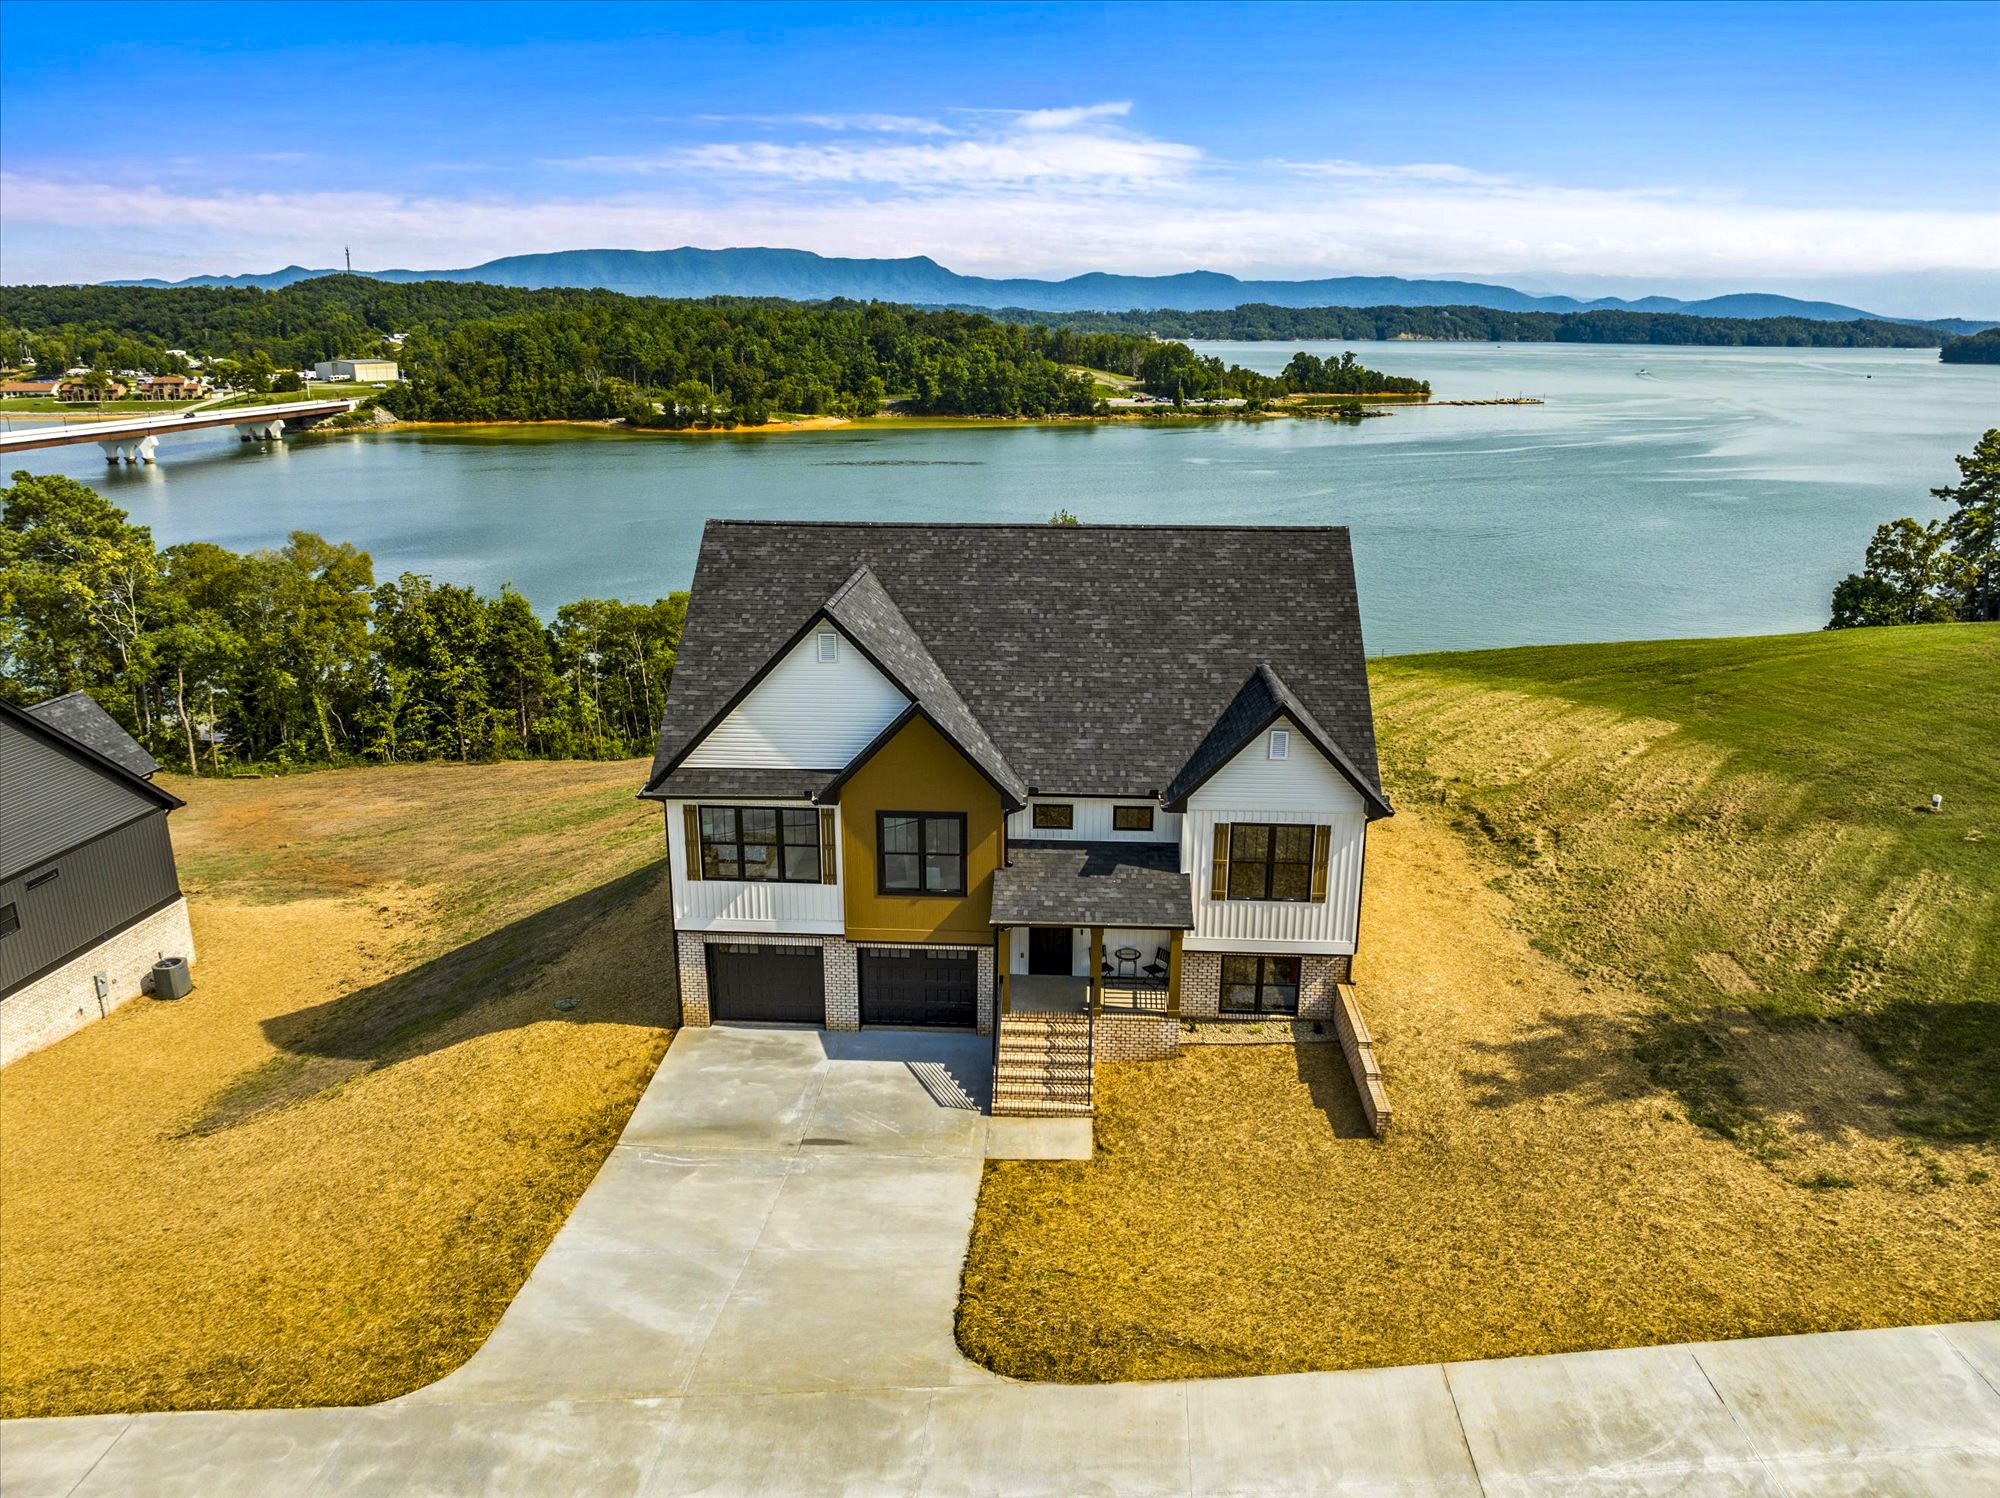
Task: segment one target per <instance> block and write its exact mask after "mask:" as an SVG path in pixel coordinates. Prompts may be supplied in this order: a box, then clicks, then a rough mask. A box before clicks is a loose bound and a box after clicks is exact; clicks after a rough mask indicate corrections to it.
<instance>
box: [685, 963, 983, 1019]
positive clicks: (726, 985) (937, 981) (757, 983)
mask: <svg viewBox="0 0 2000 1498" xmlns="http://www.w3.org/2000/svg"><path fill="white" fill-rule="evenodd" d="M859 957H860V973H859V977H860V980H861V1023H862V1024H864V1025H895V1026H920V1027H925V1028H930V1027H941V1028H947V1029H964V1030H970V1029H972V1028H973V1027H974V1026H975V1025H976V1024H977V1023H978V1022H979V963H978V960H977V958H976V957H975V956H974V955H973V954H972V953H970V952H931V951H925V950H923V949H921V948H916V947H863V948H861V949H860V953H859ZM708 1007H709V1014H710V1017H711V1018H713V1019H715V1020H716V1021H718V1022H722V1021H728V1020H762V1021H765V1022H775V1023H781V1024H795V1025H823V1024H825V1023H826V974H825V968H824V964H823V961H822V958H821V953H820V949H819V948H818V947H807V946H797V947H793V946H781V945H775V944H767V943H764V942H730V941H719V942H710V943H709V944H708Z"/></svg>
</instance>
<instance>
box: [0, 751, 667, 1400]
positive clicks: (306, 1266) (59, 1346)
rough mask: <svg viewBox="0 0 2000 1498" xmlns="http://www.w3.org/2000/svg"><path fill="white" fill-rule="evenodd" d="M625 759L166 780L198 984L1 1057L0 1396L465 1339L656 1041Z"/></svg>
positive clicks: (246, 1369)
mask: <svg viewBox="0 0 2000 1498" xmlns="http://www.w3.org/2000/svg"><path fill="white" fill-rule="evenodd" d="M641 774H642V767H640V766H638V765H634V764H608V765H592V764H518V765H499V766H490V767H477V768H469V769H467V768H455V767H445V766H425V767H411V768H397V769H371V770H358V771H333V772H325V773H319V774H313V775H303V776H297V777H292V778H285V779H273V780H261V781H230V782H220V783H218V782H210V781H203V782H190V781H188V780H186V779H184V778H174V777H164V783H166V784H168V785H169V786H170V787H171V788H172V789H173V790H174V791H175V792H176V793H177V794H179V795H181V796H184V797H185V798H186V799H187V801H188V806H187V807H186V809H185V810H182V811H179V812H176V813H175V814H174V818H173V828H174V835H175V844H176V847H177V849H178V851H179V856H180V866H181V877H182V883H183V885H184V887H185V888H186V889H187V890H188V892H189V894H190V896H191V897H192V898H191V900H190V904H191V906H192V909H193V915H194V927H195V941H196V944H197V948H198V957H199V960H198V961H197V963H196V964H195V983H196V988H195V992H194V993H193V995H192V996H191V997H190V998H188V999H187V1000H185V1001H184V1002H182V1003H179V1004H162V1003H155V1002H153V1001H151V1000H145V999H141V1000H135V1001H133V1002H132V1003H130V1004H128V1005H126V1006H125V1007H124V1008H123V1009H121V1010H119V1011H117V1012H116V1013H114V1014H113V1015H112V1016H111V1017H110V1018H109V1019H108V1020H105V1021H102V1022H100V1023H99V1024H96V1025H93V1026H91V1027H90V1028H88V1029H86V1030H83V1031H81V1032H79V1033H78V1034H77V1035H74V1036H72V1037H70V1038H69V1039H67V1040H64V1041H62V1042H60V1043H59V1044H57V1045H55V1046H53V1047H51V1048H50V1049H48V1050H46V1051H43V1052H40V1053H38V1054H36V1055H33V1056H29V1057H27V1058H25V1059H23V1060H21V1061H19V1062H16V1063H15V1064H14V1065H12V1066H9V1067H8V1068H7V1070H6V1073H5V1076H4V1080H0V1386H4V1400H3V1401H0V1411H3V1412H4V1413H5V1414H6V1415H9V1416H19V1415H43V1414H71V1413H79V1412H84V1411H93V1410H131V1409H180V1408H198V1407H233V1406H246V1405H296V1404H328V1403H345V1402H360V1401H370V1400H377V1399H382V1398H386V1397H388V1396H390V1395H393V1394H397V1393H400V1392H403V1391H406V1390H409V1389H411V1388H414V1387H417V1386H419V1385H421V1384H424V1383H427V1382H429V1381H430V1380H432V1379H435V1378H437V1377H439V1376H440V1375H442V1374H444V1373H446V1372H448V1371H449V1370H450V1369H451V1368H453V1367H455V1366H456V1365H457V1364H459V1363H460V1362H462V1361H463V1360H464V1359H465V1358H466V1357H467V1356H469V1355H470V1354H471V1352H472V1351H473V1350H474V1349H475V1348H476V1347H477V1346H478V1345H479V1343H480V1342H481V1341H482V1340H484V1338H485V1336H486V1334H487V1333H488V1332H489V1331H490V1330H491V1329H492V1326H493V1324H494V1322H495V1321H496V1320H498V1318H499V1315H500V1313H501V1311H502V1310H504V1309H505V1307H506V1305H507V1303H508V1301H509V1300H510V1299H511V1298H512V1297H513V1295H514V1292H515V1291H516V1290H517V1289H518V1288H519V1286H520V1283H521V1281H522V1280H523V1279H524V1278H525V1277H526V1275H527V1272H528V1270H529V1269H530V1268H531V1267H532V1265H533V1263H534V1261H535V1259H536V1258H537V1257H539V1255H540V1253H541V1251H542V1249H543V1248H544V1247H545V1246H546V1244H547V1242H548V1240H549V1238H550V1237H551V1236H552V1235H553V1234H554V1232H555V1230H556V1228H557V1227H558V1226H560V1224H561V1222H562V1220H563V1218H564V1217H565V1216H566V1215H567V1213H568V1211H569V1209H570V1207H571V1205H572V1204H573V1203H574V1202H575V1200H576V1198H577V1196H578V1195H579V1194H580V1193H581V1191H582V1190H583V1188H584V1187H585V1186H586V1185H587V1184H588V1183H589V1181H590V1178H591V1177H592V1176H593V1175H594V1174H595V1172H596V1170H597V1167H598V1165H599V1164H600V1162H601V1161H602V1159H603V1157H604V1155H605V1153H606V1152H607V1151H608V1150H609V1149H610V1147H611V1144H612V1142H613V1141H614V1140H615V1139H616V1137H617V1135H618V1132H619V1130H620V1129H621V1128H622V1126H623V1124H624V1121H625V1118H626V1116H627V1114H628V1113H629V1112H630V1110H631V1107H632V1105H633V1103H634V1101H635V1100H636V1099H637V1097H638V1094H639V1092H640V1090H641V1089H642V1088H643V1086H644V1084H645V1082H646V1080H647V1078H648V1077H649V1076H650V1075H651V1073H652V1070H653V1067H654V1065H655V1064H656V1063H657V1061H658V1059H659V1057H660V1055H661V1054H662V1052H663V1051H664V1049H665V1047H666V1044H667V1040H668V1036H669V1032H668V1031H667V1030H666V1029H665V1028H664V1024H665V1020H666V1016H667V1013H668V1008H667V1005H668V1002H669V1000H668V995H669V994H670V991H671V990H670V988H669V985H670V984H671V982H672V974H671V971H670V962H669V961H668V959H667V956H666V953H667V945H666V944H665V943H663V942H662V941H661V940H660V931H661V929H662V928H663V926H664V924H665V921H666V917H665V913H664V910H665V906H664V892H663V890H662V889H661V886H660V882H659V871H658V864H657V859H658V855H659V825H658V818H657V813H653V814H652V815H649V814H648V809H647V808H643V807H642V806H640V805H639V804H638V803H636V802H635V801H634V800H633V797H632V791H633V787H634V786H635V785H637V784H638V782H639V779H640V776H641ZM569 999H574V1000H575V1001H576V1002H575V1006H574V1007H573V1008H569V1009H558V1008H557V1007H556V1006H557V1002H558V1001H559V1000H569Z"/></svg>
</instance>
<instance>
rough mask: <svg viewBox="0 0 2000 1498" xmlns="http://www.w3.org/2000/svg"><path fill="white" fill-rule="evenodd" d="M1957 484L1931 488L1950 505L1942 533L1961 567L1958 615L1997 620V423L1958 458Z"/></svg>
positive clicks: (1999, 467)
mask: <svg viewBox="0 0 2000 1498" xmlns="http://www.w3.org/2000/svg"><path fill="white" fill-rule="evenodd" d="M1958 474H1959V479H1958V482H1957V483H1956V484H1949V485H1946V486H1945V487H1944V488H1942V489H1933V490H1931V493H1932V495H1933V496H1935V497H1936V498H1938V499H1941V500H1943V501H1944V502H1945V503H1946V504H1949V505H1952V506H1954V507H1955V508H1954V509H1953V510H1952V512H1951V514H1950V515H1949V516H1947V517H1946V519H1945V522H1944V532H1945V535H1946V537H1947V538H1949V540H1950V542H1951V546H1952V549H1953V550H1954V551H1955V552H1956V553H1957V554H1958V560H1959V563H1960V564H1961V566H1962V567H1963V569H1964V575H1965V587H1964V592H1963V595H1962V598H1961V602H1960V608H1959V613H1960V617H1962V618H1965V619H1979V620H1987V619H2000V427H1989V428H1988V429H1987V432H1986V435H1985V436H1983V437H1981V438H1980V439H1979V441H1978V443H1977V445H1976V446H1974V448H1973V449H1972V452H1971V454H1970V455H1969V456H1968V455H1966V454H1960V455H1959V458H1958Z"/></svg>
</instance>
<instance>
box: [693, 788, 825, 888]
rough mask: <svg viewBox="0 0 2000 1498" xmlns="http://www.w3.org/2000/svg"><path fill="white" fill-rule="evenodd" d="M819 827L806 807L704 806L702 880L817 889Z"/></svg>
mask: <svg viewBox="0 0 2000 1498" xmlns="http://www.w3.org/2000/svg"><path fill="white" fill-rule="evenodd" d="M819 821H820V819H819V813H818V812H816V811H814V810H813V809H812V808H811V807H806V806H704V807H703V808H702V809H701V877H702V878H704V879H742V880H747V881H749V882H751V883H763V884H818V883H819V882H820V877H819Z"/></svg>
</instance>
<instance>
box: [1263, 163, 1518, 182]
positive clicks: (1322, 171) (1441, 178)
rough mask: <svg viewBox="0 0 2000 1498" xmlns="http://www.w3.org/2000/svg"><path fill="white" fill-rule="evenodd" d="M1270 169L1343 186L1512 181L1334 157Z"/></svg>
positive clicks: (1430, 166) (1439, 166)
mask: <svg viewBox="0 0 2000 1498" xmlns="http://www.w3.org/2000/svg"><path fill="white" fill-rule="evenodd" d="M1271 165H1272V166H1274V167H1278V168H1280V169H1281V170H1284V171H1288V172H1298V173H1300V174H1301V175H1303V176H1307V177H1328V178H1333V179H1335V180H1338V181H1343V182H1452V183H1459V184H1462V185H1465V186H1483V187H1498V186H1502V185H1504V184H1506V183H1509V182H1511V181H1512V180H1513V179H1512V178H1509V177H1496V176H1493V175H1491V174H1489V173H1486V172H1475V171H1474V170H1473V169H1472V168H1471V167H1466V166H1454V165H1452V164H1451V163H1450V162H1448V161H1412V162H1405V163H1402V164H1399V165H1390V164H1385V163H1381V162H1368V161H1342V160H1340V159H1339V158H1338V157H1335V158H1332V159H1329V160H1326V161H1286V160H1283V159H1279V160H1277V161H1274V162H1272V163H1271Z"/></svg>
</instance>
